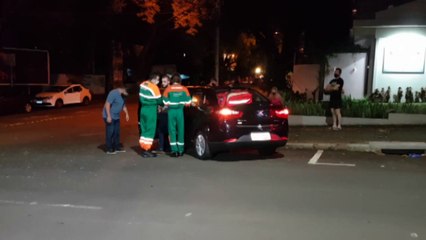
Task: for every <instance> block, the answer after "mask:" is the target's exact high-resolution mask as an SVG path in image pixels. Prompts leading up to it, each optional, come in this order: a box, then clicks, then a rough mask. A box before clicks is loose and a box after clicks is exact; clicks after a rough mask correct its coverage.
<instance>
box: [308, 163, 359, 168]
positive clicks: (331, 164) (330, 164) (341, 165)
mask: <svg viewBox="0 0 426 240" xmlns="http://www.w3.org/2000/svg"><path fill="white" fill-rule="evenodd" d="M314 165H322V166H335V167H356V165H355V164H351V163H315V164H314Z"/></svg>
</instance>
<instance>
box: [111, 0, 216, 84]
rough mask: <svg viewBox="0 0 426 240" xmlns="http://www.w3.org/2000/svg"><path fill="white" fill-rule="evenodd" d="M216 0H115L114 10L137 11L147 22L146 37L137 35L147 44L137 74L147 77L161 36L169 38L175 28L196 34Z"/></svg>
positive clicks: (140, 55)
mask: <svg viewBox="0 0 426 240" xmlns="http://www.w3.org/2000/svg"><path fill="white" fill-rule="evenodd" d="M215 1H217V0H162V1H160V0H113V2H112V10H113V12H114V13H116V15H117V16H123V17H126V16H129V15H131V14H134V15H135V16H137V18H138V19H139V20H141V23H144V26H141V28H140V30H139V31H143V35H144V36H143V39H138V40H136V39H134V41H135V42H137V43H139V44H140V45H142V46H143V47H142V51H141V52H140V54H139V57H137V62H138V63H136V65H137V71H136V75H137V76H136V77H137V78H142V77H145V76H146V75H147V73H148V72H149V71H150V66H151V63H150V61H151V60H152V56H153V55H154V53H155V50H156V47H158V46H157V45H156V44H158V41H157V40H158V39H159V38H160V37H161V38H167V37H168V36H170V32H171V31H170V30H173V29H174V30H183V31H184V32H185V33H186V34H188V35H189V36H195V35H196V34H197V33H198V32H199V30H200V28H201V27H203V23H204V22H205V21H207V20H208V19H211V18H212V16H213V14H214V13H215V12H214V11H209V9H214V7H212V6H215V5H214V4H215ZM130 31H135V29H131V30H130ZM136 31H138V30H137V29H136Z"/></svg>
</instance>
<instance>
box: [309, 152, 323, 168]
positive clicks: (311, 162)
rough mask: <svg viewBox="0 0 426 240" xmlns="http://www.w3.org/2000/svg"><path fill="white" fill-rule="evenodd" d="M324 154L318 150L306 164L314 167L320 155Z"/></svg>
mask: <svg viewBox="0 0 426 240" xmlns="http://www.w3.org/2000/svg"><path fill="white" fill-rule="evenodd" d="M323 152H324V150H318V151H317V152H316V153H315V155H314V156H313V157H312V158H311V160H309V162H308V164H312V165H315V164H317V162H318V160H319V159H320V157H321V155H322V153H323Z"/></svg>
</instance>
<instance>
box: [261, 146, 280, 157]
mask: <svg viewBox="0 0 426 240" xmlns="http://www.w3.org/2000/svg"><path fill="white" fill-rule="evenodd" d="M276 150H277V149H276V148H275V147H265V148H259V149H257V151H258V152H259V154H260V155H263V156H271V155H274V154H275V152H276Z"/></svg>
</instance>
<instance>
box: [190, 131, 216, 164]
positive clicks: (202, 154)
mask: <svg viewBox="0 0 426 240" xmlns="http://www.w3.org/2000/svg"><path fill="white" fill-rule="evenodd" d="M194 150H195V155H196V157H197V158H199V159H208V158H210V157H211V156H212V154H211V152H210V148H209V143H208V141H207V138H206V137H205V136H204V134H203V133H202V132H198V133H197V135H195V140H194Z"/></svg>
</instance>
